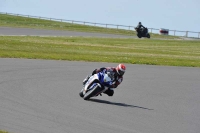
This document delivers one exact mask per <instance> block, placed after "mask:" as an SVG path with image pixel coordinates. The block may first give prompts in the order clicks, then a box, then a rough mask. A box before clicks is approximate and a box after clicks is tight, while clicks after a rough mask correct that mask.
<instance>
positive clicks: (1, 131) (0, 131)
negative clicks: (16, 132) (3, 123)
mask: <svg viewBox="0 0 200 133" xmlns="http://www.w3.org/2000/svg"><path fill="white" fill-rule="evenodd" d="M0 133H8V132H7V131H4V130H0Z"/></svg>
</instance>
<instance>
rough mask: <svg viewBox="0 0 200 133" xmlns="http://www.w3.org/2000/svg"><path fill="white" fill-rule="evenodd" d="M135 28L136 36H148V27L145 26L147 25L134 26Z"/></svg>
mask: <svg viewBox="0 0 200 133" xmlns="http://www.w3.org/2000/svg"><path fill="white" fill-rule="evenodd" d="M135 30H136V31H137V36H138V37H139V38H141V37H147V38H150V34H149V32H148V28H147V27H145V28H142V29H138V28H135Z"/></svg>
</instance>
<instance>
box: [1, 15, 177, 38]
mask: <svg viewBox="0 0 200 133" xmlns="http://www.w3.org/2000/svg"><path fill="white" fill-rule="evenodd" d="M0 26H4V27H5V26H6V27H26V28H37V29H54V30H71V31H84V32H98V33H110V34H121V35H130V36H136V32H135V31H132V30H128V29H127V30H123V29H112V28H102V27H97V26H86V25H81V24H72V23H66V22H58V21H50V20H43V19H36V18H28V17H20V16H13V15H6V14H0ZM151 38H166V39H174V38H176V39H177V38H179V37H175V36H164V35H159V34H152V33H151Z"/></svg>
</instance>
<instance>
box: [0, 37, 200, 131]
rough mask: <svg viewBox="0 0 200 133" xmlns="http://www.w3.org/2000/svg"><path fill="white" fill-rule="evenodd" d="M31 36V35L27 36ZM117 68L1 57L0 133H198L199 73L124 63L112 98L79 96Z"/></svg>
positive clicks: (181, 68)
mask: <svg viewBox="0 0 200 133" xmlns="http://www.w3.org/2000/svg"><path fill="white" fill-rule="evenodd" d="M27 34H28V33H27ZM116 65H117V64H114V63H95V62H76V61H54V60H29V59H5V58H0V129H2V130H7V131H9V132H11V133H36V132H37V133H55V132H57V133H199V132H200V127H199V123H200V111H199V110H200V104H199V103H200V69H199V68H188V67H166V66H149V65H132V64H126V66H127V72H126V74H125V75H124V81H123V83H122V84H121V85H120V86H119V87H118V88H117V89H116V91H115V94H114V96H113V97H108V96H107V95H105V94H103V96H99V97H96V98H92V99H91V100H89V101H84V100H83V99H82V98H80V97H79V95H78V93H79V91H80V89H81V87H82V80H83V78H85V76H86V75H87V74H88V73H91V71H92V70H93V69H94V68H99V67H101V66H116Z"/></svg>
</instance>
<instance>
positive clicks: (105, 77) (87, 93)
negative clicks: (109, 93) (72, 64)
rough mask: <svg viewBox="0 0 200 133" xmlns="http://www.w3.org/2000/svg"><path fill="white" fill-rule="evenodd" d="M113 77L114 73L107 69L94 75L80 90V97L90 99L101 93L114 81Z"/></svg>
mask: <svg viewBox="0 0 200 133" xmlns="http://www.w3.org/2000/svg"><path fill="white" fill-rule="evenodd" d="M113 79H114V75H113V74H112V73H110V72H106V71H104V72H99V73H97V74H94V75H92V76H91V77H90V78H89V79H88V81H87V82H86V83H85V85H84V86H83V88H82V89H81V91H80V92H79V95H80V97H82V98H83V99H84V100H88V99H90V98H91V97H96V96H98V95H101V93H103V92H105V91H106V90H107V89H108V88H109V87H108V86H109V85H111V84H112V83H113Z"/></svg>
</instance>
